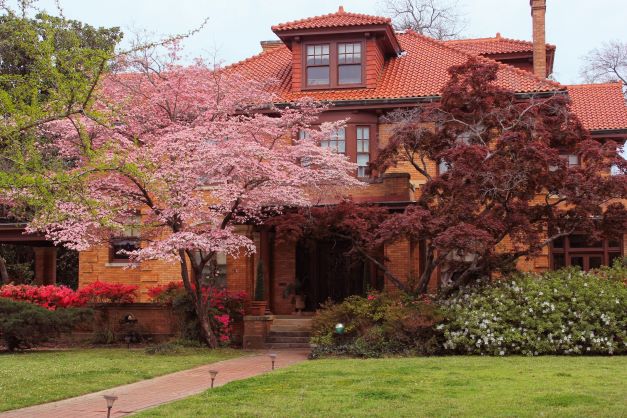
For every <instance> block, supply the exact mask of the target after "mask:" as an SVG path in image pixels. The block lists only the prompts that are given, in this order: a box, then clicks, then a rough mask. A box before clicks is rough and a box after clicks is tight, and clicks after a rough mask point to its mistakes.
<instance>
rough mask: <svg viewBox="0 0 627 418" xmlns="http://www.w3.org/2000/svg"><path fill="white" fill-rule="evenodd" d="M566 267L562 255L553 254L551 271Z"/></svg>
mask: <svg viewBox="0 0 627 418" xmlns="http://www.w3.org/2000/svg"><path fill="white" fill-rule="evenodd" d="M564 266H566V262H565V259H564V254H553V269H555V270H558V269H561V268H562V267H564Z"/></svg>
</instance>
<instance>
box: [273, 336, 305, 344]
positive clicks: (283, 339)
mask: <svg viewBox="0 0 627 418" xmlns="http://www.w3.org/2000/svg"><path fill="white" fill-rule="evenodd" d="M266 343H268V344H274V343H305V344H308V343H309V337H268V338H267V339H266Z"/></svg>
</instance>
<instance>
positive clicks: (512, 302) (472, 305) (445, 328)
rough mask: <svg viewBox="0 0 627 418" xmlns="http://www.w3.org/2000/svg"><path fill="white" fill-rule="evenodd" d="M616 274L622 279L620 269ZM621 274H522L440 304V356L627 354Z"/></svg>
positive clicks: (626, 293) (626, 298)
mask: <svg viewBox="0 0 627 418" xmlns="http://www.w3.org/2000/svg"><path fill="white" fill-rule="evenodd" d="M621 268H622V269H623V270H622V273H620V269H621ZM625 272H626V271H625V269H624V267H620V266H618V265H617V266H616V268H615V270H612V269H610V268H606V269H602V270H599V271H597V272H592V273H584V272H582V271H579V270H576V269H565V270H560V271H555V272H549V273H545V274H543V275H542V276H537V275H532V274H526V275H518V276H514V277H513V278H510V279H507V280H498V281H493V282H490V283H484V284H482V285H481V286H479V287H474V288H468V289H466V290H464V291H461V292H460V293H459V294H458V295H456V296H455V297H453V298H450V299H449V300H446V301H443V302H442V306H443V309H444V311H445V315H446V318H447V319H446V320H445V321H444V322H443V323H442V324H440V325H438V326H437V329H438V330H439V331H441V332H443V333H444V337H445V341H444V344H443V348H444V350H445V352H447V353H458V354H482V355H483V354H488V355H501V356H502V355H507V354H525V355H541V354H622V353H627V309H626V307H627V286H625V284H624V283H623V282H622V281H623V280H624V278H625V275H624V273H625Z"/></svg>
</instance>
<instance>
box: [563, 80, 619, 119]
mask: <svg viewBox="0 0 627 418" xmlns="http://www.w3.org/2000/svg"><path fill="white" fill-rule="evenodd" d="M622 89H623V85H622V83H619V82H615V83H603V84H580V85H574V86H568V95H569V96H570V98H571V100H572V109H573V111H574V112H575V114H577V116H579V119H580V120H581V122H582V123H583V125H584V126H585V127H586V128H587V129H589V130H612V129H627V105H625V97H624V96H623V90H622Z"/></svg>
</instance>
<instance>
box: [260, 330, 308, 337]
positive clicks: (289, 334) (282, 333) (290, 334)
mask: <svg viewBox="0 0 627 418" xmlns="http://www.w3.org/2000/svg"><path fill="white" fill-rule="evenodd" d="M309 335H310V332H309V331H270V333H269V334H268V336H269V337H309Z"/></svg>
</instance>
